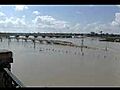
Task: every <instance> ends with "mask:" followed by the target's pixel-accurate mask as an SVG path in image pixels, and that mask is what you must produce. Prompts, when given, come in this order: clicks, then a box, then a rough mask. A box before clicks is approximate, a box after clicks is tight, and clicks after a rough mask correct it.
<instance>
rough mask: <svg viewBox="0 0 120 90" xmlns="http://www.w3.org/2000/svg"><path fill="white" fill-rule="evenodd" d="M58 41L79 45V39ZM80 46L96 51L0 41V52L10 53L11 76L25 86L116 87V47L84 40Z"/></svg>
mask: <svg viewBox="0 0 120 90" xmlns="http://www.w3.org/2000/svg"><path fill="white" fill-rule="evenodd" d="M60 40H66V41H71V42H73V43H75V44H77V45H81V39H80V38H68V39H60ZM83 44H84V45H86V46H90V47H96V48H99V49H88V48H78V47H70V46H62V45H47V44H40V43H35V44H34V43H33V42H32V41H27V42H25V41H22V40H20V41H19V42H18V41H17V40H16V39H12V40H11V41H9V40H8V39H3V41H1V42H0V48H1V49H8V50H10V51H12V52H13V63H12V68H11V69H12V72H13V73H14V74H15V75H16V76H17V77H18V78H19V79H20V80H21V81H22V82H23V83H24V85H25V86H33V87H34V86H35V87H37V86H38V87H39V86H119V85H120V43H116V42H100V41H99V40H98V38H85V39H84V43H83ZM103 49H105V50H103Z"/></svg>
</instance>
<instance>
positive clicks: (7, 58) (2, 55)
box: [0, 50, 25, 88]
mask: <svg viewBox="0 0 120 90" xmlns="http://www.w3.org/2000/svg"><path fill="white" fill-rule="evenodd" d="M10 63H13V58H12V52H11V51H8V50H0V87H1V88H22V87H25V86H24V84H23V83H22V82H21V81H20V80H19V79H18V78H17V77H16V76H15V75H14V74H12V72H11V65H10Z"/></svg>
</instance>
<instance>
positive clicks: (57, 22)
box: [0, 5, 120, 34]
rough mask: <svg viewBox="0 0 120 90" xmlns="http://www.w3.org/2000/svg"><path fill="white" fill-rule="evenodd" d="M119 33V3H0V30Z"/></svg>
mask: <svg viewBox="0 0 120 90" xmlns="http://www.w3.org/2000/svg"><path fill="white" fill-rule="evenodd" d="M100 31H103V33H110V34H111V33H115V34H120V5H0V32H19V33H24V32H25V33H37V32H47V33H50V32H53V33H54V32H55V33H66V32H67V33H90V32H95V33H100Z"/></svg>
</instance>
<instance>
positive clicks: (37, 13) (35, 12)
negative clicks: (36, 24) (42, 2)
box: [32, 11, 40, 15]
mask: <svg viewBox="0 0 120 90" xmlns="http://www.w3.org/2000/svg"><path fill="white" fill-rule="evenodd" d="M32 14H33V15H39V14H40V12H38V11H33V13H32Z"/></svg>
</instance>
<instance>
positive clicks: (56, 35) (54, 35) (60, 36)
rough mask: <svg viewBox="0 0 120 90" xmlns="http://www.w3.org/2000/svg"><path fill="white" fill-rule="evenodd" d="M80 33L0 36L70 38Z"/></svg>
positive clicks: (5, 34)
mask: <svg viewBox="0 0 120 90" xmlns="http://www.w3.org/2000/svg"><path fill="white" fill-rule="evenodd" d="M80 35H82V34H80V33H0V36H5V37H9V36H15V37H19V36H25V37H29V36H34V37H35V38H37V37H38V36H41V37H42V38H45V37H49V38H53V37H55V38H72V37H76V36H80Z"/></svg>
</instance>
